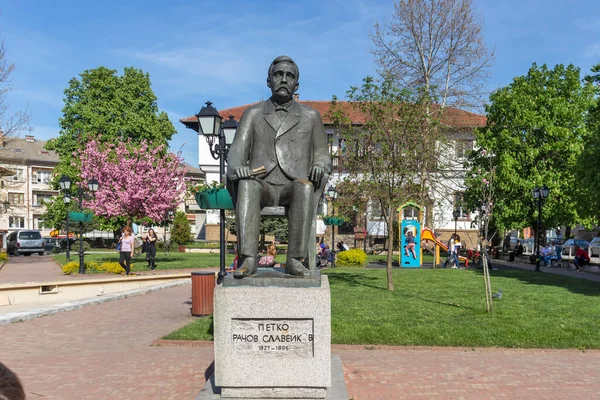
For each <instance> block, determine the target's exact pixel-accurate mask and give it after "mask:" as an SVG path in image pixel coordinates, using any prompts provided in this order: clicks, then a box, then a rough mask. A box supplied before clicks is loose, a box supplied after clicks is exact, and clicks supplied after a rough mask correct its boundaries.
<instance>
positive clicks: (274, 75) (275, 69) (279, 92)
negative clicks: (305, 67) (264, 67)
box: [267, 56, 300, 104]
mask: <svg viewBox="0 0 600 400" xmlns="http://www.w3.org/2000/svg"><path fill="white" fill-rule="evenodd" d="M299 79H300V71H299V70H298V66H297V65H296V63H295V62H294V60H292V59H291V58H290V57H288V56H279V57H277V58H276V59H274V60H273V62H272V63H271V65H270V66H269V75H268V76H267V86H268V87H269V88H271V93H272V94H273V100H275V101H276V102H277V103H280V104H283V103H287V102H288V101H290V100H292V98H293V96H294V93H295V92H296V90H298V80H299Z"/></svg>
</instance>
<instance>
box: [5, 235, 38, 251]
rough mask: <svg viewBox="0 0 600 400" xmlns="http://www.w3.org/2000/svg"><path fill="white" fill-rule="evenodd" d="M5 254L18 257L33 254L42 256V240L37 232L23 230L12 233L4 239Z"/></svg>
mask: <svg viewBox="0 0 600 400" xmlns="http://www.w3.org/2000/svg"><path fill="white" fill-rule="evenodd" d="M6 252H7V253H8V254H12V255H15V256H18V255H19V254H23V255H26V256H30V255H31V254H33V253H38V254H39V255H40V256H43V255H44V239H42V234H41V233H40V231H38V230H23V231H16V232H12V233H10V234H9V235H8V237H7V239H6Z"/></svg>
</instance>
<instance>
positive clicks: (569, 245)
mask: <svg viewBox="0 0 600 400" xmlns="http://www.w3.org/2000/svg"><path fill="white" fill-rule="evenodd" d="M575 245H577V246H579V247H582V248H584V249H587V248H589V247H590V242H588V241H587V240H583V239H569V240H567V241H566V242H565V243H564V244H563V248H562V254H563V255H566V256H568V255H569V254H571V255H572V256H574V255H575V250H574V249H573V247H575Z"/></svg>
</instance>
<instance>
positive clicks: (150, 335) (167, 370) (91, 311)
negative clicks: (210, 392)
mask: <svg viewBox="0 0 600 400" xmlns="http://www.w3.org/2000/svg"><path fill="white" fill-rule="evenodd" d="M190 297H191V288H190V286H189V285H184V286H180V287H176V288H172V289H165V290H162V291H159V292H155V293H151V294H145V295H140V296H136V297H131V298H127V299H122V300H118V301H114V302H108V303H104V304H99V305H95V306H89V307H85V308H82V309H79V310H75V311H70V312H66V313H61V314H56V315H53V316H50V317H43V318H38V319H35V320H31V321H27V322H21V323H15V324H11V325H3V326H0V360H1V361H2V362H3V363H5V364H6V365H8V366H9V367H10V368H11V369H13V370H14V371H15V372H16V373H17V374H18V375H19V377H20V378H21V380H22V381H23V383H24V385H25V390H26V391H27V398H29V399H34V398H38V397H40V398H42V396H43V398H44V399H46V398H47V399H77V400H78V399H177V400H180V399H194V398H195V396H196V395H197V394H198V392H199V391H200V389H201V388H202V386H203V384H204V382H205V380H206V379H205V375H204V373H205V371H206V369H207V368H208V367H209V366H210V364H211V362H212V360H213V350H212V346H205V347H194V348H187V347H160V346H152V342H153V340H155V339H157V338H159V337H161V336H163V335H165V334H167V333H170V332H171V331H173V330H175V329H177V328H179V327H181V326H183V325H185V324H187V323H189V322H191V321H193V320H194V319H195V318H193V317H191V316H190V304H189V302H190Z"/></svg>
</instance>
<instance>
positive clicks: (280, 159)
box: [227, 100, 331, 190]
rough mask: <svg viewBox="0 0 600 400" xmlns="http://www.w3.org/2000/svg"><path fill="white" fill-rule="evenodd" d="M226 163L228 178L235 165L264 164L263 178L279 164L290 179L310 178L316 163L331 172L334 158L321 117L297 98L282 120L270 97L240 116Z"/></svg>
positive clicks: (254, 165)
mask: <svg viewBox="0 0 600 400" xmlns="http://www.w3.org/2000/svg"><path fill="white" fill-rule="evenodd" d="M227 164H228V165H227V170H228V175H229V178H231V177H232V176H233V171H234V170H235V168H237V167H242V166H249V167H250V169H256V168H259V167H261V166H264V167H265V168H266V170H267V172H266V173H265V174H263V175H261V176H258V178H261V177H264V176H266V175H267V174H268V173H269V172H271V171H272V170H273V168H275V167H276V166H277V165H279V166H280V167H281V170H282V171H283V173H284V174H285V175H286V177H287V178H289V179H290V181H292V180H296V179H308V174H309V171H310V169H311V167H312V166H313V165H316V166H320V167H322V168H323V170H324V172H325V174H329V173H330V172H331V158H330V156H329V151H328V146H327V134H326V133H325V128H324V127H323V121H322V120H321V116H320V115H319V113H318V112H317V111H316V110H314V109H312V108H310V107H307V106H304V105H301V104H298V103H297V102H295V101H294V102H293V103H292V105H291V106H290V108H289V111H288V115H287V117H286V119H285V120H284V121H283V122H281V121H280V119H279V117H278V116H277V114H276V111H275V105H274V104H273V102H272V101H271V100H267V101H264V102H262V103H258V104H255V105H253V106H250V107H248V108H247V109H246V111H244V114H243V115H242V118H241V119H240V123H239V126H238V128H237V131H236V134H235V138H234V140H233V143H232V145H231V148H230V149H229V155H228V162H227ZM319 189H321V190H322V189H323V188H322V187H320V188H319Z"/></svg>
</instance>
